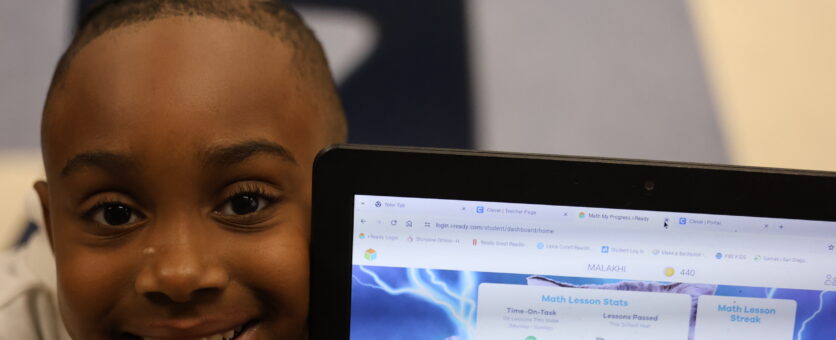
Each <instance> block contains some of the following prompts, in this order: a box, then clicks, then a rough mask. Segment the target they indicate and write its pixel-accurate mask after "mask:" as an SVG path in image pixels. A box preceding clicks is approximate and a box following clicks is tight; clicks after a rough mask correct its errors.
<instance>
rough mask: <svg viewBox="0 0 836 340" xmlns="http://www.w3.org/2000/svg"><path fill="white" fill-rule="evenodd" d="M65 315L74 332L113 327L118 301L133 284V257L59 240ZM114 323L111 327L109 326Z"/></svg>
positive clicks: (61, 291)
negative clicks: (131, 278) (111, 312)
mask: <svg viewBox="0 0 836 340" xmlns="http://www.w3.org/2000/svg"><path fill="white" fill-rule="evenodd" d="M56 245H57V247H56V252H55V256H56V267H57V275H58V290H59V293H58V294H59V298H60V303H61V310H62V316H63V317H64V318H65V323H66V325H67V327H68V328H69V331H70V333H71V334H94V333H96V331H95V329H99V330H102V329H108V328H111V327H112V322H113V320H111V319H110V317H109V312H110V311H112V308H113V306H115V305H116V301H117V300H118V299H119V298H120V297H121V296H123V294H124V291H125V290H126V289H129V287H130V284H129V282H130V276H131V274H130V270H129V269H130V268H131V266H130V265H129V264H128V262H130V261H131V259H130V256H126V255H122V254H108V253H107V252H102V251H101V250H99V249H88V248H86V247H78V246H73V245H66V244H61V241H60V240H57V241H56ZM109 325H110V326H109Z"/></svg>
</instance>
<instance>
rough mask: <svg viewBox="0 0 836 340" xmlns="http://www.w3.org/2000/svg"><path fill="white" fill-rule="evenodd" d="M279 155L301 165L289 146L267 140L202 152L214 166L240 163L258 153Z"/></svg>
mask: <svg viewBox="0 0 836 340" xmlns="http://www.w3.org/2000/svg"><path fill="white" fill-rule="evenodd" d="M262 153H266V154H270V155H274V156H278V157H280V158H282V159H284V160H285V161H287V162H290V163H293V164H295V165H299V163H298V162H297V161H296V158H295V157H293V154H292V153H290V151H288V150H287V148H285V147H283V146H281V145H279V144H277V143H274V142H270V141H266V140H249V141H243V142H239V143H235V144H231V145H223V146H217V147H212V148H209V149H208V150H206V151H204V152H203V154H202V159H203V162H204V163H206V164H211V165H214V166H229V165H233V164H235V163H239V162H241V161H243V160H245V159H247V158H249V157H251V156H253V155H256V154H262Z"/></svg>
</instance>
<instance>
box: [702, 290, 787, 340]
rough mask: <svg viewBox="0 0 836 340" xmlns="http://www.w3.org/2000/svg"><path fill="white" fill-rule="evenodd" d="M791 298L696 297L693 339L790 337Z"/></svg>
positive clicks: (779, 339) (775, 339) (782, 339)
mask: <svg viewBox="0 0 836 340" xmlns="http://www.w3.org/2000/svg"><path fill="white" fill-rule="evenodd" d="M795 310H796V302H795V300H783V299H759V298H745V297H732V296H709V295H703V296H700V299H699V302H698V304H697V329H696V333H695V335H696V340H708V339H710V340H726V339H758V340H791V339H792V338H793V329H794V328H795Z"/></svg>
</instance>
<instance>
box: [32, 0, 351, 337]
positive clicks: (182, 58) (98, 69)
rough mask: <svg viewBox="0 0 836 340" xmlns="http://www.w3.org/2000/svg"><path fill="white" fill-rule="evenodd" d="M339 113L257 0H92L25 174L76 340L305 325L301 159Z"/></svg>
mask: <svg viewBox="0 0 836 340" xmlns="http://www.w3.org/2000/svg"><path fill="white" fill-rule="evenodd" d="M345 138H346V127H345V119H344V117H343V113H342V109H341V106H340V103H339V99H338V97H337V95H336V93H335V89H334V85H333V81H332V79H331V76H330V73H329V71H328V69H327V63H326V61H325V57H324V55H323V53H322V49H321V47H320V46H319V43H318V42H317V41H316V38H315V37H314V36H313V34H312V33H311V32H310V30H309V29H308V28H307V27H305V25H304V23H303V22H302V21H301V19H300V18H299V17H298V16H297V14H295V12H293V11H292V10H290V9H289V8H287V7H285V6H282V5H278V4H275V3H274V2H272V1H256V0H250V1H243V0H242V1H201V0H189V1H174V0H156V1H116V2H112V3H109V4H105V5H103V6H101V7H99V8H98V9H96V10H95V11H94V12H93V13H92V14H91V15H90V17H89V18H88V19H87V20H86V21H85V23H84V24H83V26H82V28H81V29H80V30H79V32H78V33H77V36H76V38H75V39H74V41H73V43H72V44H71V46H70V47H69V48H68V51H67V53H66V54H65V55H64V56H63V57H62V59H61V61H60V62H59V65H58V68H57V70H56V74H55V77H54V79H53V84H52V86H51V89H50V92H49V95H48V98H47V102H46V105H45V109H44V117H43V124H42V148H43V157H44V164H45V167H46V174H47V180H46V181H45V182H38V183H36V184H35V188H36V190H37V192H38V195H39V196H40V199H41V202H42V206H43V211H44V215H45V220H46V222H45V223H46V227H47V230H48V233H49V236H50V242H51V245H52V249H53V252H54V255H55V261H56V268H57V277H58V300H59V310H60V313H61V315H62V317H63V321H64V324H65V326H66V328H67V330H68V332H69V334H70V335H71V336H72V337H73V338H74V339H85V340H86V339H230V338H235V339H242V340H250V339H295V338H304V337H306V333H307V330H306V327H305V323H306V319H307V311H308V241H309V223H310V202H311V173H312V165H313V160H314V157H315V156H316V154H317V152H318V151H319V150H320V149H321V148H323V147H324V146H326V145H328V144H332V143H339V142H344V141H345Z"/></svg>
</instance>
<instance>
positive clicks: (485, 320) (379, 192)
mask: <svg viewBox="0 0 836 340" xmlns="http://www.w3.org/2000/svg"><path fill="white" fill-rule="evenodd" d="M834 247H836V175H835V174H834V173H826V172H810V171H795V170H778V169H763V168H746V167H730V166H712V165H697V164H682V163H666V162H647V161H633V160H616V159H598V158H578V157H562V156H544V155H527V154H512V153H486V152H474V151H458V150H439V149H418V148H392V147H373V146H335V147H331V148H330V149H327V150H325V151H324V152H323V153H321V154H320V156H319V157H318V159H317V161H316V164H315V167H314V186H313V216H312V241H311V302H310V321H309V323H310V336H311V339H313V340H320V339H322V340H324V339H329V340H332V339H351V340H365V339H416V340H428V339H438V340H470V339H477V340H493V339H502V340H547V339H588V340H627V339H666V340H675V339H682V340H685V339H690V340H693V339H696V340H708V339H710V340H718V339H761V340H764V339H769V340H771V339H776V340H777V339H781V340H790V339H793V340H807V339H816V340H821V339H836V250H834Z"/></svg>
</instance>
